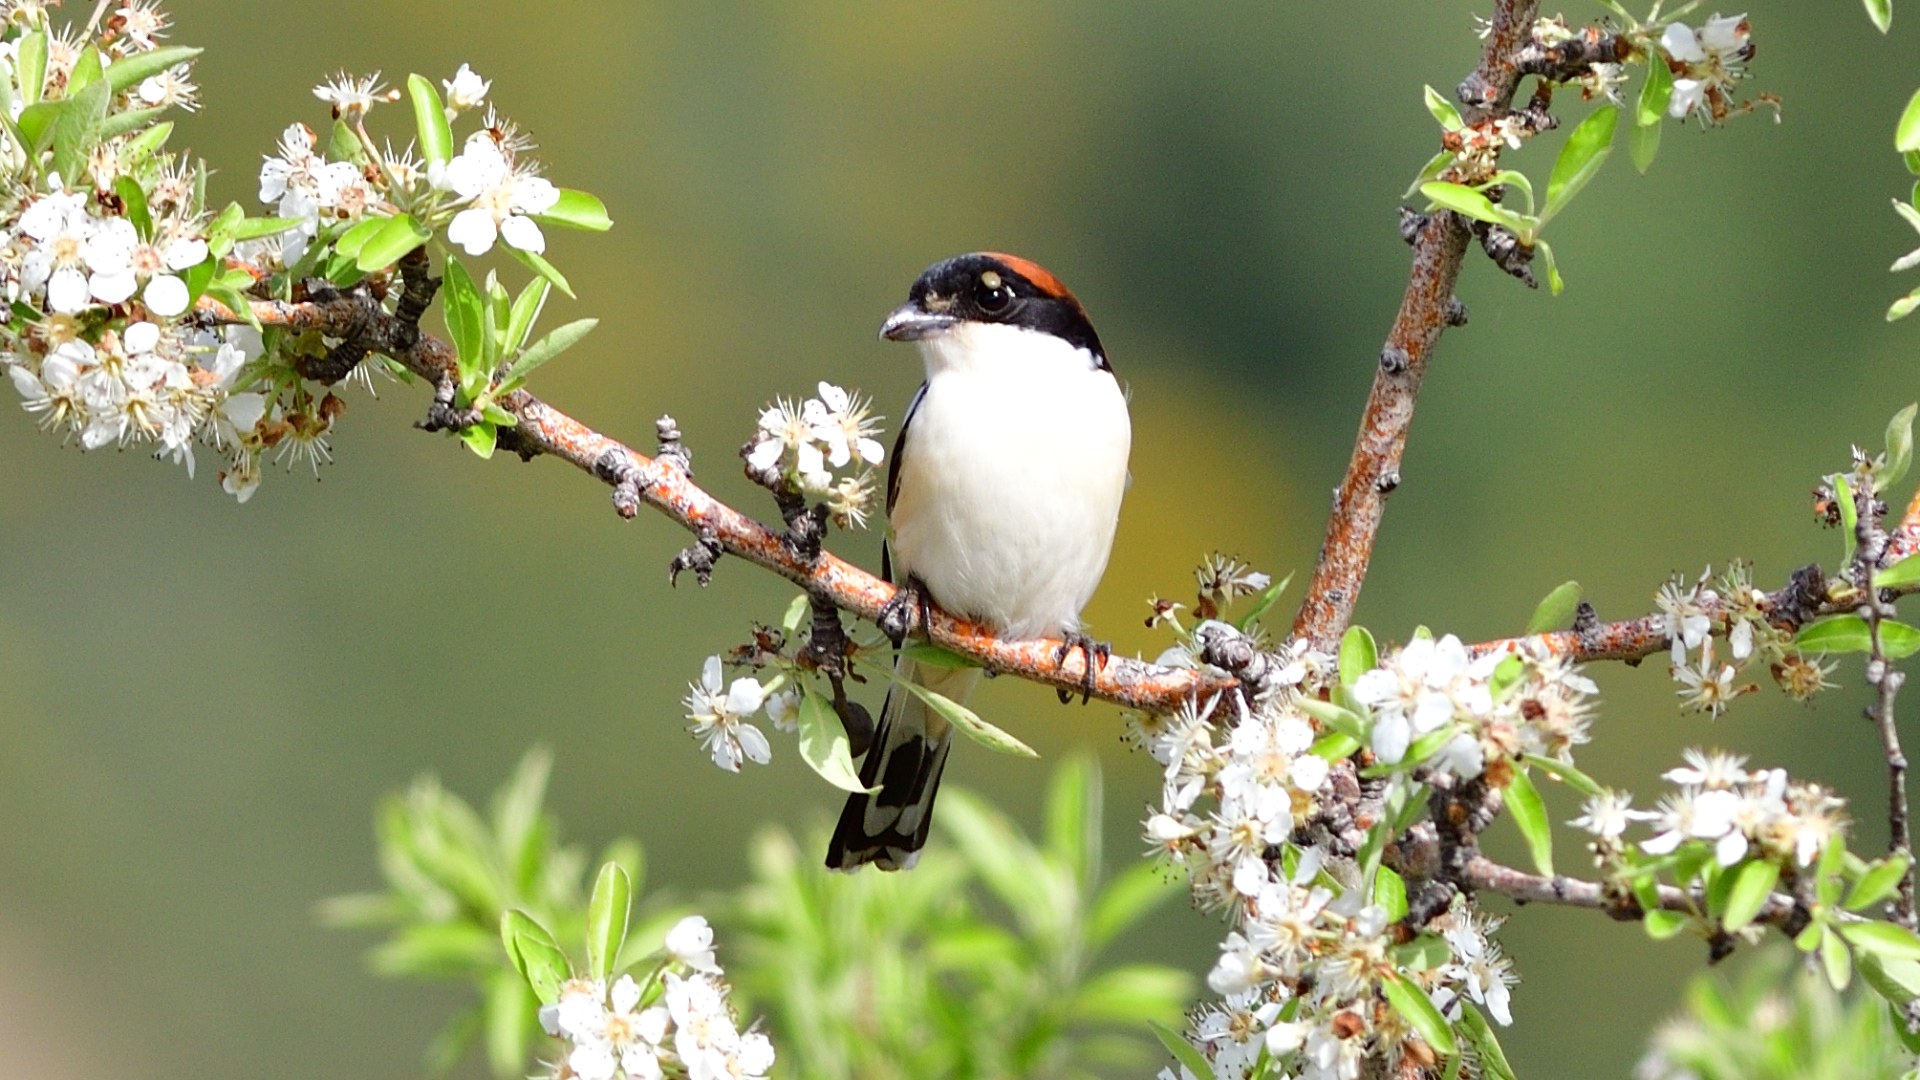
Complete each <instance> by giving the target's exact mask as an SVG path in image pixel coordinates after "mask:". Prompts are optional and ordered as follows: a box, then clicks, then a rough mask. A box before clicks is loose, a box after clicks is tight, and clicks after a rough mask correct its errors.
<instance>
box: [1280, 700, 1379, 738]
mask: <svg viewBox="0 0 1920 1080" xmlns="http://www.w3.org/2000/svg"><path fill="white" fill-rule="evenodd" d="M1293 704H1294V706H1295V707H1296V708H1298V709H1299V710H1300V711H1301V712H1303V713H1306V714H1307V715H1308V716H1311V717H1313V718H1314V719H1315V720H1318V721H1320V723H1321V724H1322V725H1323V726H1325V727H1327V728H1329V729H1331V730H1333V731H1337V732H1339V733H1341V734H1342V735H1351V736H1352V737H1354V738H1355V739H1359V740H1361V741H1362V742H1364V741H1365V738H1366V733H1367V732H1366V725H1365V724H1364V723H1363V722H1362V721H1361V719H1360V717H1359V715H1358V714H1356V713H1354V712H1352V711H1351V710H1348V709H1343V708H1341V707H1340V706H1338V705H1335V704H1334V703H1333V702H1331V701H1321V700H1320V699H1319V698H1310V697H1304V696H1303V697H1300V698H1298V699H1296V700H1295V701H1294V703H1293Z"/></svg>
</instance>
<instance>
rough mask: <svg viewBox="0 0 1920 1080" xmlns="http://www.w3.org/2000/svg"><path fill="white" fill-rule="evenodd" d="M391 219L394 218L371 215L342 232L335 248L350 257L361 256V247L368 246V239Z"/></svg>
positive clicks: (335, 242) (334, 244)
mask: <svg viewBox="0 0 1920 1080" xmlns="http://www.w3.org/2000/svg"><path fill="white" fill-rule="evenodd" d="M390 220H392V219H390V218H381V217H370V218H368V219H366V220H365V221H362V222H360V223H359V224H357V225H355V226H354V227H353V228H351V229H348V230H347V231H346V232H343V233H341V234H340V239H338V240H335V241H334V242H333V250H335V251H337V252H339V253H340V254H342V255H345V256H346V257H347V258H349V259H358V258H359V257H360V249H361V248H363V247H366V246H367V241H368V240H371V239H373V234H374V233H377V232H379V231H380V230H381V229H384V228H386V227H387V222H388V221H390Z"/></svg>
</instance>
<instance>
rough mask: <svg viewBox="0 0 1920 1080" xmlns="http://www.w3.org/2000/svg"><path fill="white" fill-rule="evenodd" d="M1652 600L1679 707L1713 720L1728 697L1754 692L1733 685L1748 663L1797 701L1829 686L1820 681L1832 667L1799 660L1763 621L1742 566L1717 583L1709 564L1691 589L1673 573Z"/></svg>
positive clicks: (1763, 601) (1761, 596) (1756, 592)
mask: <svg viewBox="0 0 1920 1080" xmlns="http://www.w3.org/2000/svg"><path fill="white" fill-rule="evenodd" d="M1654 602H1655V604H1656V605H1657V606H1658V607H1659V609H1660V620H1661V629H1662V630H1663V631H1664V632H1665V634H1666V637H1667V639H1668V641H1669V643H1670V644H1669V652H1670V655H1671V658H1672V668H1671V670H1672V673H1673V678H1674V680H1675V681H1676V682H1678V683H1679V684H1680V689H1679V691H1678V693H1679V695H1680V701H1681V706H1682V707H1683V708H1685V709H1689V710H1692V711H1696V712H1704V713H1708V714H1709V715H1712V716H1719V715H1720V714H1721V713H1723V712H1725V711H1726V709H1727V707H1728V706H1729V705H1730V704H1731V703H1732V702H1733V700H1734V699H1735V698H1737V697H1740V696H1742V695H1744V694H1748V693H1752V692H1753V691H1754V690H1756V689H1758V688H1757V687H1755V686H1753V685H1751V684H1748V685H1744V686H1743V685H1740V683H1739V677H1740V674H1741V672H1742V671H1743V670H1744V669H1745V668H1746V667H1747V666H1748V665H1749V664H1752V663H1762V664H1765V665H1766V667H1767V669H1768V671H1770V672H1771V673H1772V675H1773V678H1774V681H1775V682H1776V683H1778V684H1779V686H1780V688H1781V689H1782V690H1784V691H1786V693H1787V694H1788V696H1790V697H1792V698H1794V699H1795V700H1797V701H1806V700H1808V699H1810V698H1811V697H1812V696H1813V695H1815V694H1817V693H1819V692H1820V691H1821V690H1823V689H1826V688H1827V687H1829V686H1831V685H1832V684H1831V683H1829V682H1827V681H1826V677H1827V676H1828V675H1830V674H1832V672H1833V665H1832V664H1831V663H1824V662H1822V661H1821V660H1819V659H1816V658H1811V657H1808V656H1805V655H1803V654H1802V653H1801V652H1800V651H1799V650H1798V649H1795V648H1794V647H1793V638H1792V636H1791V635H1789V634H1787V633H1786V632H1784V631H1781V630H1779V629H1777V628H1775V627H1774V626H1773V625H1772V624H1771V623H1770V622H1769V621H1768V619H1767V607H1768V605H1769V604H1770V601H1769V600H1768V598H1767V594H1766V593H1765V592H1763V591H1762V590H1760V589H1756V588H1755V587H1754V585H1753V575H1752V569H1751V568H1750V567H1749V566H1748V565H1747V564H1745V563H1742V562H1736V563H1734V564H1733V565H1732V566H1731V567H1729V568H1728V569H1727V572H1726V573H1725V574H1722V575H1721V576H1720V577H1719V579H1718V580H1717V581H1716V580H1714V579H1713V568H1712V567H1708V568H1707V569H1706V570H1705V571H1702V572H1701V574H1700V577H1699V579H1698V580H1696V581H1694V582H1693V583H1692V584H1688V583H1687V581H1686V579H1684V578H1681V577H1678V576H1676V577H1674V578H1673V579H1672V580H1671V581H1668V582H1667V583H1666V584H1665V585H1662V586H1661V587H1660V592H1659V594H1658V595H1657V596H1655V598H1654ZM1719 630H1724V632H1725V637H1726V645H1727V652H1728V654H1729V655H1730V657H1731V662H1726V661H1721V660H1719V659H1718V658H1717V656H1716V653H1715V648H1714V633H1715V631H1719Z"/></svg>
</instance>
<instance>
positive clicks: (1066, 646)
mask: <svg viewBox="0 0 1920 1080" xmlns="http://www.w3.org/2000/svg"><path fill="white" fill-rule="evenodd" d="M1062 638H1063V640H1062V641H1061V642H1060V651H1059V652H1057V653H1055V654H1054V657H1053V659H1054V662H1055V663H1059V664H1064V663H1066V662H1067V655H1068V654H1069V653H1071V652H1073V650H1075V649H1079V650H1080V655H1081V656H1083V657H1085V658H1086V661H1087V671H1086V675H1085V676H1084V677H1083V678H1082V679H1081V680H1080V704H1082V705H1085V704H1086V703H1087V702H1089V701H1091V700H1093V682H1094V678H1095V676H1096V675H1097V674H1098V672H1099V671H1100V669H1101V668H1104V667H1106V666H1107V660H1108V659H1109V658H1111V657H1112V656H1113V644H1112V643H1111V642H1106V641H1095V640H1093V639H1092V638H1090V637H1088V636H1087V635H1085V634H1082V633H1080V632H1079V631H1078V630H1070V631H1068V632H1067V633H1066V634H1064V635H1062ZM1055 693H1057V694H1059V695H1060V704H1062V705H1065V704H1066V703H1068V702H1069V701H1072V700H1073V691H1071V690H1068V689H1067V688H1066V687H1064V686H1063V687H1059V688H1058V689H1057V690H1055Z"/></svg>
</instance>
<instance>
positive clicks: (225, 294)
mask: <svg viewBox="0 0 1920 1080" xmlns="http://www.w3.org/2000/svg"><path fill="white" fill-rule="evenodd" d="M205 295H207V296H211V297H213V298H214V299H215V300H218V301H220V302H221V303H223V304H225V305H227V309H228V310H229V311H232V312H233V313H234V314H235V315H238V316H240V317H241V318H242V319H244V320H246V323H247V325H248V326H251V327H253V328H254V329H255V330H258V329H260V317H259V316H258V315H255V314H254V313H253V302H252V301H251V300H250V299H249V298H248V297H247V296H246V295H245V294H244V293H242V292H240V290H238V289H234V288H230V287H228V286H225V285H222V284H220V283H219V282H217V281H216V282H213V283H212V284H209V285H208V286H207V291H206V293H205Z"/></svg>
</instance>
